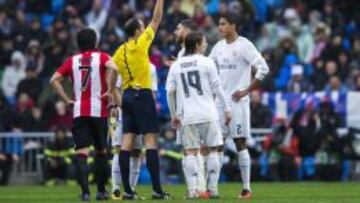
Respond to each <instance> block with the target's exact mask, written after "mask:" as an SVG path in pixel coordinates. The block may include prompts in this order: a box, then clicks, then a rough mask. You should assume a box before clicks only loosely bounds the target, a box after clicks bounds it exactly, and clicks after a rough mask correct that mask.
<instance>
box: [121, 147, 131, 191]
mask: <svg viewBox="0 0 360 203" xmlns="http://www.w3.org/2000/svg"><path fill="white" fill-rule="evenodd" d="M119 164H120V172H121V179H122V183H123V186H124V191H125V192H126V193H127V194H133V193H134V192H133V191H132V189H131V187H130V181H129V176H130V151H124V150H121V151H120V155H119Z"/></svg>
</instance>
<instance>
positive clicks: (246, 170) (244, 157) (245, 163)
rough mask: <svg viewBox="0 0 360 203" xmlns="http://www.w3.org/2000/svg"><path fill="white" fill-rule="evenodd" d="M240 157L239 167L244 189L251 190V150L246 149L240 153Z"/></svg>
mask: <svg viewBox="0 0 360 203" xmlns="http://www.w3.org/2000/svg"><path fill="white" fill-rule="evenodd" d="M238 156H239V167H240V170H241V178H242V181H243V189H246V190H250V191H251V189H250V170H251V160H250V154H249V150H247V149H244V150H241V151H239V152H238Z"/></svg>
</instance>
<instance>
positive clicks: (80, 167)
mask: <svg viewBox="0 0 360 203" xmlns="http://www.w3.org/2000/svg"><path fill="white" fill-rule="evenodd" d="M87 157H88V156H87V155H85V154H78V155H77V162H76V163H77V167H76V169H77V177H78V182H79V184H80V186H81V190H82V193H83V194H90V190H89V180H88V176H89V170H90V169H89V166H88V164H87Z"/></svg>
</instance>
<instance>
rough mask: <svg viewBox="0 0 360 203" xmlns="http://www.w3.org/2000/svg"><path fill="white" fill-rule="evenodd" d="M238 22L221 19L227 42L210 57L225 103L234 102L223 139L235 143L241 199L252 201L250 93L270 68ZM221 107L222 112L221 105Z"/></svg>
mask: <svg viewBox="0 0 360 203" xmlns="http://www.w3.org/2000/svg"><path fill="white" fill-rule="evenodd" d="M237 22H238V19H237V17H236V15H233V14H228V15H225V16H222V17H221V18H220V21H219V32H220V34H221V36H222V37H223V38H224V39H223V40H221V41H219V42H218V43H217V44H216V45H215V46H214V47H213V49H212V51H211V53H210V57H211V58H212V59H214V61H215V63H216V65H217V68H218V70H219V75H220V80H221V85H222V87H223V89H224V91H225V97H226V100H227V101H228V102H230V103H231V105H230V107H231V113H232V116H233V119H232V120H231V122H230V125H229V127H227V126H224V125H222V131H223V135H224V138H231V139H233V140H234V142H235V145H236V148H237V151H238V161H239V167H240V170H241V177H242V181H243V190H242V192H241V194H240V195H239V196H238V197H239V198H241V199H249V198H251V195H252V193H251V188H250V167H251V160H250V155H249V151H248V149H247V143H246V141H247V140H248V139H249V137H250V136H251V134H250V98H249V96H248V94H249V92H250V90H251V89H253V88H255V87H256V86H258V85H259V83H260V82H261V80H263V79H264V77H265V76H266V75H267V73H268V72H269V68H268V66H267V64H266V62H265V60H264V58H263V57H262V56H261V54H260V53H259V52H258V50H257V49H256V47H255V46H254V45H253V44H252V43H251V42H250V41H249V40H248V39H246V38H244V37H241V36H239V35H238V33H237V30H238V25H237ZM252 68H255V69H256V74H255V78H254V79H252V76H251V73H252ZM218 106H219V107H220V109H221V104H218ZM220 116H221V114H220ZM220 120H222V119H220ZM222 153H223V152H222ZM220 156H222V155H220Z"/></svg>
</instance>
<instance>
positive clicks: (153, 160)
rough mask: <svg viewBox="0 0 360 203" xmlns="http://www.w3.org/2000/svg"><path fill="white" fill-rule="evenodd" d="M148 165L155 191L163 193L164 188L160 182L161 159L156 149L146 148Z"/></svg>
mask: <svg viewBox="0 0 360 203" xmlns="http://www.w3.org/2000/svg"><path fill="white" fill-rule="evenodd" d="M146 166H147V168H148V170H149V172H150V176H151V182H152V186H153V191H154V192H156V193H158V194H162V193H163V190H162V188H161V184H160V161H159V155H158V151H157V150H156V149H148V150H146Z"/></svg>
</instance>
